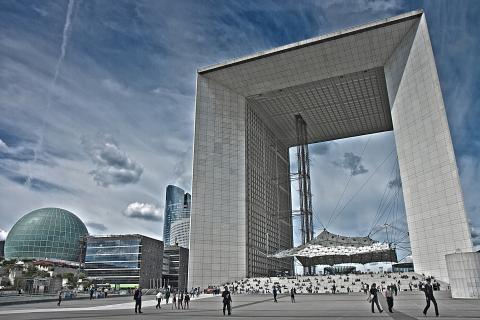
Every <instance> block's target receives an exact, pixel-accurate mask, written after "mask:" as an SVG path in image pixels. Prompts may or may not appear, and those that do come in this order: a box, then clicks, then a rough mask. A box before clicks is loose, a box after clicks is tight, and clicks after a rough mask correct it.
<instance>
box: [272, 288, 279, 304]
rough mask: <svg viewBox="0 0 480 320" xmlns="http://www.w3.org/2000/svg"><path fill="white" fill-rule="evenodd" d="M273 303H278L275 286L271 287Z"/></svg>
mask: <svg viewBox="0 0 480 320" xmlns="http://www.w3.org/2000/svg"><path fill="white" fill-rule="evenodd" d="M273 301H274V302H278V301H277V287H276V286H273Z"/></svg>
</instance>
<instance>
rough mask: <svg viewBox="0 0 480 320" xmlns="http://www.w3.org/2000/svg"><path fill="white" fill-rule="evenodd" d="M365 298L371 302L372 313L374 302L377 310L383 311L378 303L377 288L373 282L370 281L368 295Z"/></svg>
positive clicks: (373, 311)
mask: <svg viewBox="0 0 480 320" xmlns="http://www.w3.org/2000/svg"><path fill="white" fill-rule="evenodd" d="M367 300H368V301H369V302H370V303H371V304H372V313H375V309H374V304H376V305H377V309H378V312H380V313H382V312H383V310H382V308H381V307H380V304H378V290H377V285H376V284H375V283H372V286H371V287H370V294H369V295H368V299H367Z"/></svg>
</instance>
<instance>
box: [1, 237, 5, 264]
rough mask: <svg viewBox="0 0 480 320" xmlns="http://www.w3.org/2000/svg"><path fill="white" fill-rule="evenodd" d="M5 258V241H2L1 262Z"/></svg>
mask: <svg viewBox="0 0 480 320" xmlns="http://www.w3.org/2000/svg"><path fill="white" fill-rule="evenodd" d="M3 258H5V240H0V260H3Z"/></svg>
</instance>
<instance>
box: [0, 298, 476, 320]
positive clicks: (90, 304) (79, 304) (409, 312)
mask: <svg viewBox="0 0 480 320" xmlns="http://www.w3.org/2000/svg"><path fill="white" fill-rule="evenodd" d="M447 294H448V293H446V292H440V293H436V299H437V302H438V305H439V310H440V317H441V318H442V319H480V301H478V300H462V299H455V300H453V299H451V298H449V297H447ZM232 299H233V310H232V313H233V314H232V317H235V318H238V317H240V318H246V319H254V318H261V319H315V318H319V319H371V318H379V317H380V318H393V319H397V320H401V319H422V318H424V316H423V314H422V309H423V307H424V306H425V299H424V295H423V293H421V292H402V293H401V294H400V295H398V296H397V297H396V299H395V306H394V313H393V314H390V313H388V312H387V311H386V310H387V308H386V303H385V300H384V299H381V303H382V305H383V308H384V309H385V311H384V312H383V313H382V314H379V313H378V312H376V313H375V314H372V313H371V312H370V305H369V304H368V303H367V302H366V295H364V294H361V293H355V294H349V295H347V294H336V295H332V294H330V295H327V294H323V295H297V297H296V300H297V302H296V303H295V304H293V303H291V302H290V297H289V296H283V295H281V296H280V298H279V299H278V303H274V302H273V299H272V296H271V295H234V296H233V297H232ZM221 301H222V298H221V297H219V296H216V297H201V298H200V299H195V300H192V301H191V303H190V310H172V308H171V305H168V306H166V305H164V304H162V309H161V310H156V309H155V307H154V306H155V303H156V302H155V301H154V299H153V297H150V296H149V297H145V299H144V301H143V312H144V313H143V314H141V315H140V314H139V315H135V313H134V311H133V306H134V303H133V301H132V297H113V298H109V299H106V300H105V299H100V300H93V301H89V300H73V301H64V302H63V303H62V306H61V307H57V306H56V303H55V302H47V303H35V304H23V305H13V306H5V307H0V320H2V319H25V320H26V319H86V318H92V319H118V320H120V319H131V318H132V317H133V318H136V319H162V318H165V319H170V318H171V319H212V318H218V317H223V315H222V311H221V305H222V304H221ZM428 316H429V317H434V310H433V306H432V307H431V309H430V310H429V313H428Z"/></svg>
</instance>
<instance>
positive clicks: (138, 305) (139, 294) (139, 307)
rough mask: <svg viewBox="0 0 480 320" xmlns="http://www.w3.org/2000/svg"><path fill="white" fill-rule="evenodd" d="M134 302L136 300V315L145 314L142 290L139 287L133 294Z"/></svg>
mask: <svg viewBox="0 0 480 320" xmlns="http://www.w3.org/2000/svg"><path fill="white" fill-rule="evenodd" d="M133 300H135V313H137V310H138V313H143V312H142V288H140V287H138V288H137V289H135V293H134V294H133Z"/></svg>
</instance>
